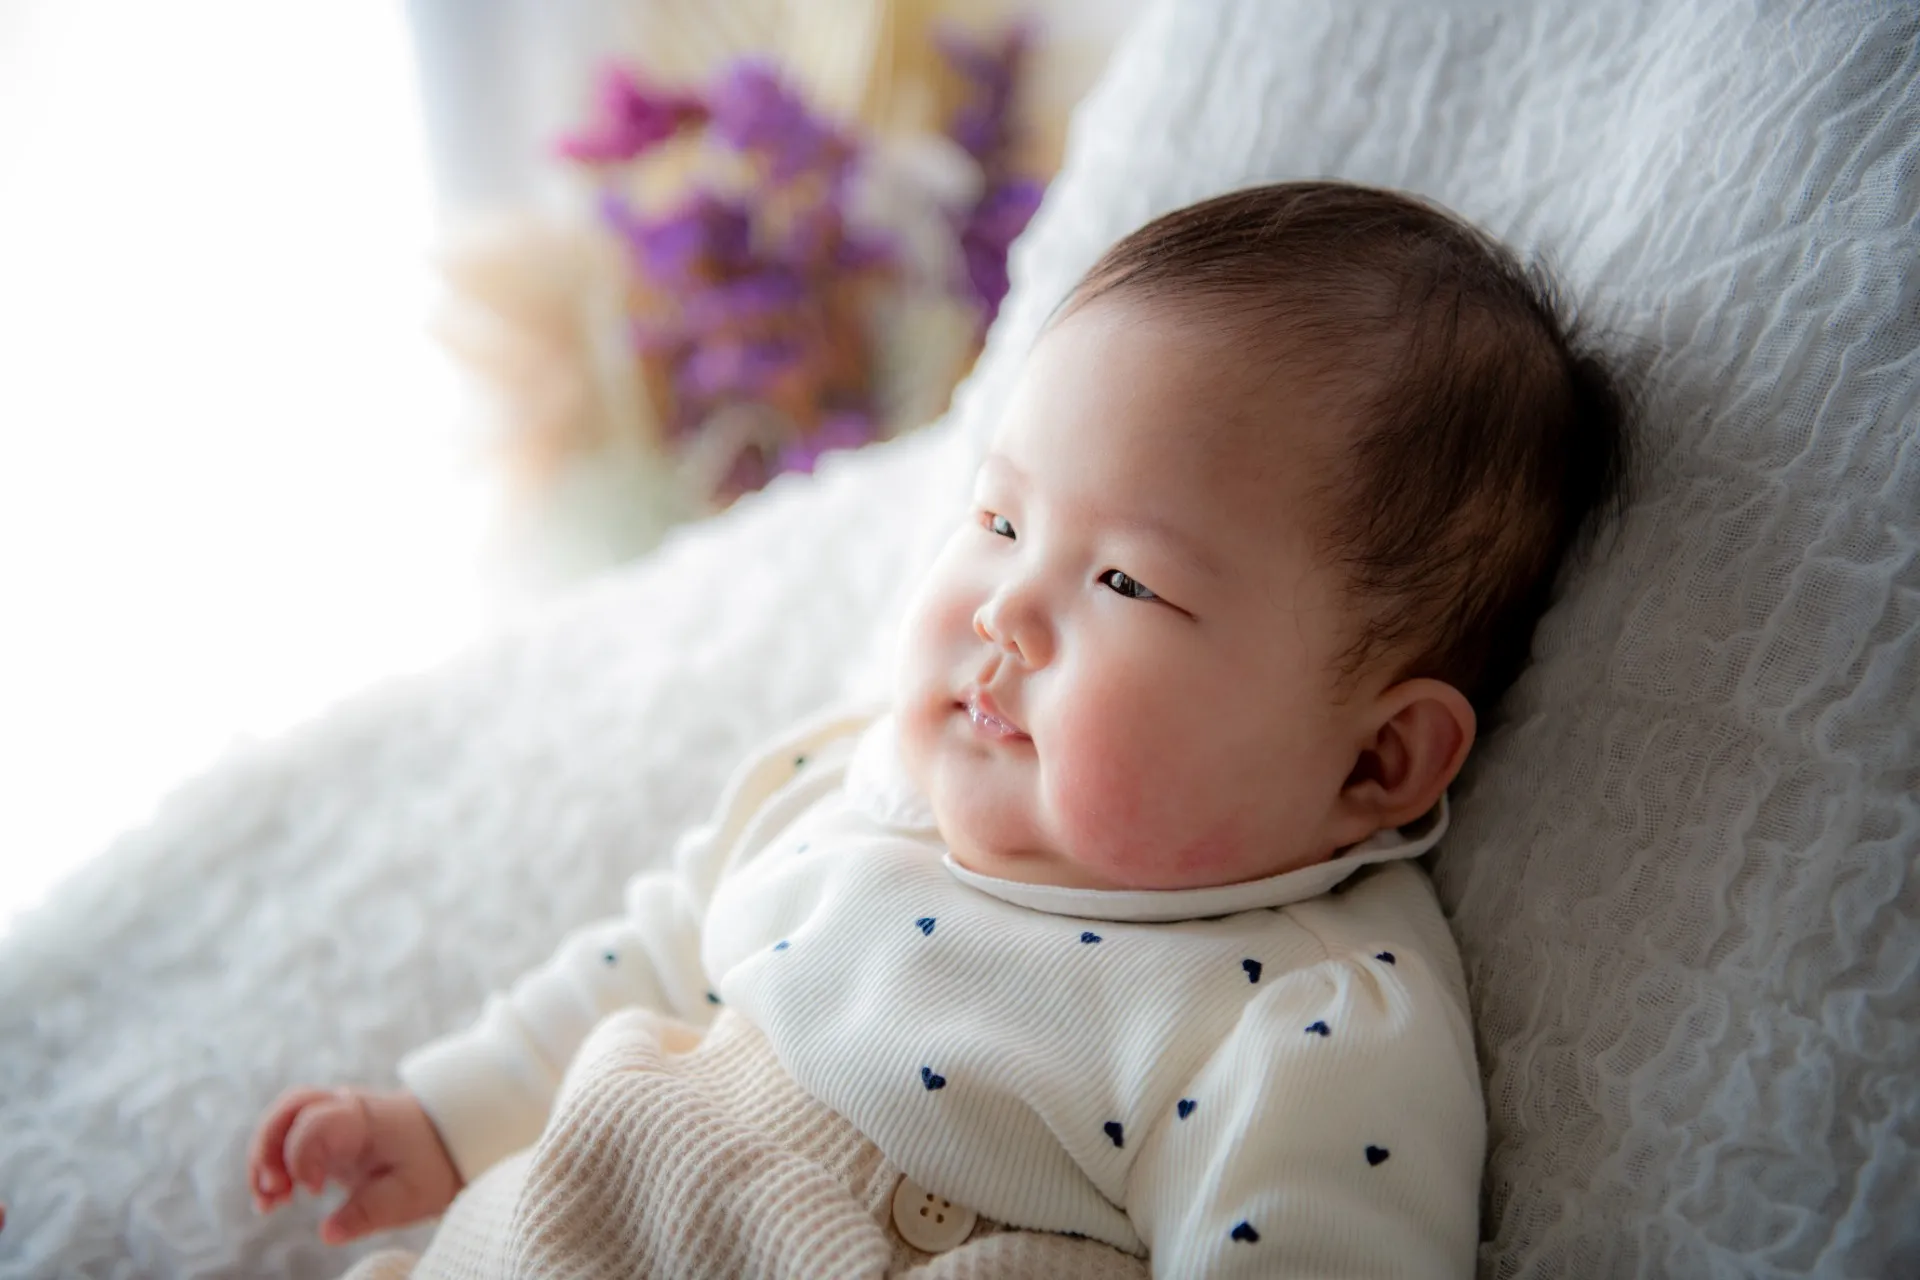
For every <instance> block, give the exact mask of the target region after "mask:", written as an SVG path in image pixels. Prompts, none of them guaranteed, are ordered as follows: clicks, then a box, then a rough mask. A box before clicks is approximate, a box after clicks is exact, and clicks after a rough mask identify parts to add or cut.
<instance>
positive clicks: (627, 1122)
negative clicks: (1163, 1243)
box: [347, 1010, 1148, 1280]
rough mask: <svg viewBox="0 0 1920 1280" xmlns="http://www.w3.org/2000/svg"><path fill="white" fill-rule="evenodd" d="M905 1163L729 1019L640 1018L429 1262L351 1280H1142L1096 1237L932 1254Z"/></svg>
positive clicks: (452, 1216) (477, 1189)
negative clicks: (698, 1025)
mask: <svg viewBox="0 0 1920 1280" xmlns="http://www.w3.org/2000/svg"><path fill="white" fill-rule="evenodd" d="M900 1178H901V1171H900V1169H899V1168H898V1167H897V1166H895V1165H894V1164H892V1163H891V1162H890V1161H888V1160H887V1158H886V1157H885V1156H884V1155H882V1154H881V1153H880V1150H879V1148H877V1147H875V1146H874V1145H873V1144H872V1143H871V1142H869V1141H867V1139H866V1138H865V1137H863V1136H862V1135H861V1134H860V1133H859V1132H858V1131H857V1130H855V1129H854V1127H853V1126H852V1125H851V1124H849V1123H848V1122H847V1121H846V1120H845V1119H843V1118H841V1117H840V1116H839V1115H838V1114H836V1113H834V1112H833V1111H831V1110H829V1109H828V1108H826V1107H825V1106H823V1105H821V1104H820V1103H818V1102H816V1101H815V1100H813V1099H812V1098H810V1097H808V1096H807V1095H806V1094H805V1093H803V1092H801V1090H800V1088H799V1086H798V1085H796V1084H795V1083H794V1081H793V1080H792V1079H791V1078H790V1077H788V1075H787V1074H786V1072H785V1071H784V1070H782V1069H781V1067H780V1063H779V1061H778V1059H777V1058H775V1056H774V1054H773V1050H772V1048H771V1047H770V1046H769V1045H768V1043H767V1040H766V1037H765V1036H763V1035H762V1034H761V1033H760V1032H759V1031H758V1030H757V1029H756V1028H754V1027H753V1026H752V1025H751V1024H749V1023H748V1022H747V1021H746V1020H745V1019H744V1018H741V1017H738V1016H736V1015H734V1014H733V1013H732V1012H731V1011H726V1010H723V1011H722V1013H721V1015H720V1017H719V1018H718V1019H717V1020H716V1022H715V1023H714V1025H713V1027H712V1028H711V1029H710V1030H708V1031H707V1032H705V1033H704V1034H703V1033H701V1032H700V1031H698V1030H696V1029H694V1028H692V1027H688V1026H686V1025H685V1024H683V1023H679V1022H675V1021H673V1020H671V1019H666V1018H662V1017H659V1016H658V1015H654V1014H650V1013H646V1012H644V1011H640V1010H629V1011H626V1012H623V1013H619V1014H615V1015H614V1016H612V1017H610V1018H608V1019H607V1020H606V1021H605V1022H603V1023H601V1024H600V1026H599V1027H597V1028H596V1029H595V1031H594V1033H593V1035H592V1036H591V1037H589V1039H588V1040H587V1042H586V1043H585V1044H584V1045H583V1046H581V1049H580V1052H579V1054H578V1055H577V1056H576V1057H575V1059H574V1062H573V1065H572V1066H571V1067H570V1068H569V1070H568V1073H567V1079H566V1081H565V1083H564V1084H563V1085H562V1086H561V1090H560V1095H559V1097H558V1099H557V1100H556V1102H555V1104H554V1111H553V1115H552V1117H551V1119H550V1120H549V1122H548V1124H547V1128H546V1132H545V1133H544V1134H542V1135H541V1138H540V1141H539V1143H538V1144H537V1145H535V1146H534V1147H532V1148H530V1149H529V1150H526V1151H523V1152H520V1153H519V1154H517V1155H515V1156H512V1157H509V1158H508V1159H506V1160H503V1161H501V1162H500V1163H499V1164H497V1165H495V1166H494V1167H493V1168H491V1169H489V1170H488V1171H487V1172H486V1173H484V1174H482V1175H481V1176H480V1177H479V1178H477V1179H476V1180H475V1181H474V1182H473V1184H472V1185H470V1186H469V1187H467V1189H466V1190H465V1191H463V1192H462V1193H461V1194H460V1196H459V1198H458V1199H456V1200H455V1201H454V1202H453V1205H452V1206H451V1207H450V1208H449V1209H448V1210H447V1214H446V1217H445V1218H444V1219H443V1220H442V1222H441V1225H440V1229H439V1232H438V1233H437V1234H436V1235H435V1236H434V1238H433V1240H432V1242H431V1243H430V1244H429V1246H428V1248H427V1251H426V1252H425V1253H424V1254H421V1255H414V1254H411V1253H397V1252H391V1251H390V1252H386V1253H380V1254H376V1255H374V1256H372V1257H369V1258H367V1259H365V1260H364V1261H362V1262H361V1264H360V1265H359V1266H357V1267H355V1268H354V1269H353V1270H352V1271H351V1272H350V1273H349V1275H348V1277H347V1280H399V1278H400V1277H409V1278H410V1280H429V1278H431V1280H443V1278H444V1280H482V1278H483V1277H484V1278H486V1280H493V1278H494V1277H507V1276H514V1277H521V1276H527V1277H534V1276H537V1277H541V1278H542V1280H548V1278H551V1277H563V1276H564V1277H581V1278H582V1280H586V1278H589V1277H592V1278H596V1280H597V1278H601V1277H604V1278H605V1280H615V1278H618V1280H632V1278H633V1277H652V1278H654V1280H743V1278H747V1280H758V1278H759V1277H792V1278H793V1280H865V1278H867V1277H875V1278H878V1277H885V1276H912V1277H915V1280H987V1278H988V1277H994V1278H995V1280H1003V1278H1012V1280H1025V1278H1027V1277H1032V1278H1034V1280H1144V1278H1145V1277H1146V1276H1147V1275H1148V1269H1147V1264H1146V1263H1145V1261H1144V1260H1142V1259H1139V1258H1135V1257H1132V1256H1130V1255H1128V1254H1125V1253H1122V1252H1120V1251H1119V1250H1117V1249H1115V1248H1113V1247H1112V1246H1111V1245H1107V1244H1103V1243H1100V1242H1098V1241H1094V1240H1084V1239H1079V1238H1075V1237H1071V1236H1063V1235H1055V1234H1051V1233H1046V1232H1038V1231H1023V1230H1014V1229H1011V1228H1008V1227H1005V1226H1002V1225H1000V1224H998V1223H994V1222H990V1221H988V1220H987V1219H985V1218H982V1219H981V1220H980V1222H979V1223H978V1225H977V1226H975V1228H974V1229H973V1232H972V1234H971V1235H970V1236H968V1238H967V1239H966V1241H965V1242H964V1243H962V1244H960V1245H959V1246H958V1247H957V1248H954V1249H952V1250H950V1251H949V1252H946V1253H942V1254H938V1255H931V1254H927V1253H922V1252H921V1251H919V1250H918V1249H915V1248H914V1247H913V1246H911V1245H909V1244H908V1243H907V1242H906V1241H905V1240H903V1239H902V1238H901V1236H900V1233H899V1231H898V1230H897V1229H896V1228H895V1227H894V1225H893V1220H892V1213H891V1204H892V1198H893V1191H894V1188H895V1186H896V1185H898V1183H899V1181H900Z"/></svg>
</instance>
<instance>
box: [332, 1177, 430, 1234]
mask: <svg viewBox="0 0 1920 1280" xmlns="http://www.w3.org/2000/svg"><path fill="white" fill-rule="evenodd" d="M412 1199H413V1196H412V1193H411V1192H410V1191H409V1190H408V1189H407V1187H406V1184H405V1183H403V1182H401V1180H400V1179H399V1178H397V1177H395V1176H394V1175H393V1174H391V1173H389V1174H387V1175H385V1176H383V1177H377V1178H370V1179H368V1180H367V1181H366V1182H363V1183H361V1184H360V1186H359V1187H358V1188H357V1189H356V1190H355V1191H354V1193H353V1194H352V1195H351V1196H349V1197H347V1202H346V1203H345V1204H343V1205H341V1206H340V1207H339V1208H338V1209H335V1210H334V1211H333V1212H332V1213H330V1214H328V1215H327V1219H326V1221H324V1222H322V1223H321V1224H320V1239H321V1240H322V1241H324V1242H325V1243H327V1244H347V1243H350V1242H351V1241H354V1240H358V1239H359V1238H360V1237H361V1236H364V1235H371V1234H372V1233H373V1232H375V1231H385V1230H387V1229H388V1228H390V1227H400V1226H405V1225H406V1224H407V1223H409V1222H412V1221H413V1220H414V1219H416V1218H418V1217H420V1212H419V1210H418V1209H417V1208H416V1207H415V1206H414V1205H413V1203H412Z"/></svg>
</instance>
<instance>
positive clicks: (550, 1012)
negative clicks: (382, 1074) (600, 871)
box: [400, 827, 713, 1181]
mask: <svg viewBox="0 0 1920 1280" xmlns="http://www.w3.org/2000/svg"><path fill="white" fill-rule="evenodd" d="M712 838H713V829H712V828H711V827H702V828H699V829H697V830H695V831H693V832H690V833H689V834H688V836H687V837H686V838H685V839H684V840H683V841H682V842H681V845H680V847H679V849H678V850H677V851H676V855H675V861H676V863H679V864H684V863H685V862H686V861H689V860H695V859H698V858H701V857H703V856H705V854H706V846H707V845H708V844H709V843H710V842H711V840H712ZM702 909H703V904H701V903H697V902H695V901H693V899H692V895H691V894H690V893H688V892H687V889H686V886H685V885H684V884H683V883H682V882H681V880H680V878H679V876H678V875H677V874H676V873H675V872H667V871H662V872H655V873H651V874H647V875H643V876H639V877H637V878H636V879H635V880H634V881H633V882H632V883H631V884H630V885H628V887H627V914H626V915H624V916H621V917H619V918H617V919H612V920H605V921H601V922H599V923H596V924H591V925H587V926H585V927H583V928H580V929H577V930H575V931H574V932H573V933H571V934H569V935H568V936H567V938H566V939H565V941H563V942H562V943H561V945H560V948H559V950H558V951H556V952H555V954H554V955H553V957H552V959H550V960H548V961H547V962H546V963H545V964H543V965H541V966H540V967H539V968H538V969H535V970H533V971H532V972H531V973H529V974H527V975H526V976H524V977H522V978H521V979H520V980H519V981H517V982H515V983H514V984H513V986H512V987H511V988H510V989H509V990H508V991H506V992H504V993H500V994H496V995H494V996H492V997H490V998H489V999H488V1001H487V1004H486V1008H485V1010H484V1011H483V1012H482V1013H481V1015H480V1018H479V1020H478V1021H477V1022H476V1023H474V1024H473V1025H472V1026H470V1027H468V1028H467V1029H465V1030H463V1031H459V1032H455V1033H454V1034H452V1035H450V1036H447V1037H445V1038H443V1039H440V1040H436V1041H434V1042H432V1043H431V1044H428V1045H426V1046H424V1047H423V1048H420V1049H418V1050H415V1051H414V1052H413V1053H411V1054H409V1055H408V1056H407V1057H406V1058H404V1059H402V1060H401V1063H400V1079H401V1081H402V1083H404V1084H405V1085H406V1086H407V1088H408V1089H410V1090H412V1092H413V1093H414V1095H415V1096H417V1097H418V1098H419V1099H420V1102H421V1104H422V1105H423V1106H424V1107H425V1108H426V1111H427V1114H428V1115H430V1116H431V1117H432V1118H433V1124H434V1128H435V1129H436V1130H438V1132H439V1134H440V1137H441V1139H442V1141H444V1142H445V1143H446V1146H447V1150H448V1152H449V1153H450V1154H451V1156H452V1158H453V1162H454V1164H455V1166H456V1167H457V1168H458V1169H459V1171H460V1173H461V1176H462V1177H464V1178H465V1179H466V1180H468V1181H472V1180H473V1179H474V1178H475V1177H477V1176H478V1175H479V1174H480V1173H481V1172H482V1171H484V1170H485V1169H486V1168H487V1167H488V1166H490V1165H492V1164H493V1163H494V1161H496V1160H498V1159H500V1157H502V1156H505V1155H508V1154H510V1153H511V1152H514V1151H517V1150H519V1149H520V1148H522V1147H525V1146H527V1145H529V1144H530V1143H532V1142H533V1141H534V1140H535V1139H537V1138H538V1137H539V1136H540V1131H541V1129H542V1128H543V1127H544V1126H545V1124H546V1120H547V1111H548V1108H549V1107H550V1106H551V1104H552V1102H553V1096H554V1092H555V1090H556V1089H558V1087H559V1084H560V1078H561V1076H562V1075H563V1074H564V1073H565V1071H566V1068H567V1063H568V1062H569V1061H571V1060H572V1058H573V1054H574V1051H575V1050H576V1049H578V1048H579V1047H580V1044H581V1042H582V1041H584V1040H585V1039H586V1037H587V1033H588V1032H589V1031H591V1030H592V1029H593V1026H594V1024H595V1023H596V1022H598V1021H599V1020H600V1019H601V1018H603V1017H605V1016H606V1015H607V1014H609V1013H612V1012H613V1011H615V1010H616V1009H622V1008H626V1007H629V1006H636V1005H637V1006H640V1007H644V1008H649V1009H654V1010H657V1011H659V1012H662V1013H670V1014H673V1015H675V1016H677V1017H680V1018H683V1019H686V1020H688V1021H691V1022H696V1023H702V1024H704V1023H705V1022H706V1021H707V1020H708V1019H709V1017H710V1016H711V1006H710V1005H709V1003H708V1001H707V998H706V980H705V977H704V974H703V973H702V970H701V967H700V916H701V912H702Z"/></svg>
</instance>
